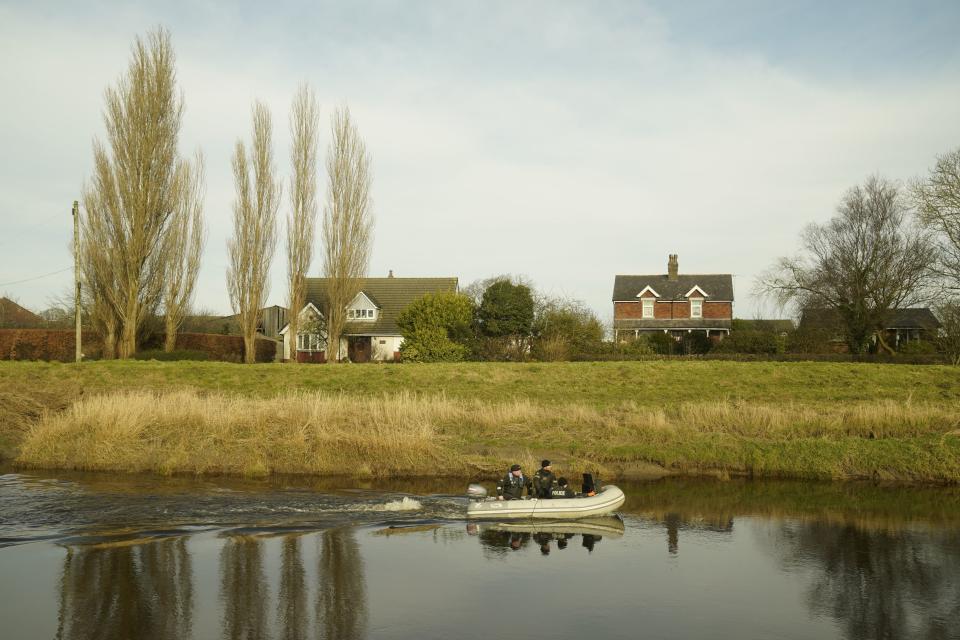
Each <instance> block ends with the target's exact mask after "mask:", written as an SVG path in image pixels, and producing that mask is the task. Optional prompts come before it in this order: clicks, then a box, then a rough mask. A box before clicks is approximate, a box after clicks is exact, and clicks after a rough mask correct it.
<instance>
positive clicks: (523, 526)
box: [480, 516, 624, 538]
mask: <svg viewBox="0 0 960 640" xmlns="http://www.w3.org/2000/svg"><path fill="white" fill-rule="evenodd" d="M480 527H481V530H487V529H490V530H493V531H505V532H509V533H531V534H532V533H547V534H551V535H591V536H607V537H610V538H621V537H623V529H624V527H623V520H621V519H620V518H619V517H617V516H613V517H611V516H601V517H595V518H584V519H583V520H574V521H572V522H571V521H570V520H560V521H558V520H544V521H537V522H496V523H491V524H482V523H481V524H480Z"/></svg>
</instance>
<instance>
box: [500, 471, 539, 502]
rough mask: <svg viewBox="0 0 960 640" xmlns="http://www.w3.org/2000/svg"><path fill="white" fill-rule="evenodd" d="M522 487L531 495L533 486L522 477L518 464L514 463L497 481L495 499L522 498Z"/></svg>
mask: <svg viewBox="0 0 960 640" xmlns="http://www.w3.org/2000/svg"><path fill="white" fill-rule="evenodd" d="M524 487H526V489H527V495H533V486H532V485H531V483H530V481H529V480H527V479H526V478H524V477H523V471H521V470H520V465H518V464H515V465H513V466H512V467H510V471H509V472H508V473H507V475H505V476H504V477H503V478H501V479H500V482H498V483H497V500H520V499H521V498H523V489H524Z"/></svg>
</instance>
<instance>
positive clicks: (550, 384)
mask: <svg viewBox="0 0 960 640" xmlns="http://www.w3.org/2000/svg"><path fill="white" fill-rule="evenodd" d="M178 391H187V392H190V394H191V395H190V397H191V398H196V399H198V400H197V402H193V401H192V400H191V401H185V402H186V404H190V405H191V406H194V409H193V412H194V414H193V415H199V414H200V413H202V412H203V411H206V410H207V409H204V405H203V402H202V400H203V398H205V397H210V398H211V399H212V400H211V401H214V400H215V403H214V404H215V405H216V406H217V407H229V405H230V398H238V397H243V398H248V399H249V401H250V402H251V403H252V404H249V411H250V413H251V414H256V415H258V416H260V417H259V418H258V423H257V424H256V425H255V428H254V426H249V425H248V426H249V428H251V429H253V432H254V433H255V434H256V436H255V437H256V438H259V439H261V441H260V442H259V443H258V445H257V447H254V449H255V450H256V451H258V452H259V453H258V454H257V455H256V456H251V457H250V458H249V459H245V460H244V459H241V460H237V462H236V464H232V463H231V464H227V465H226V466H225V465H224V463H223V462H222V461H223V458H224V456H223V455H222V453H223V452H222V451H219V452H218V451H216V449H215V447H214V448H211V446H209V443H210V442H223V443H225V444H224V445H223V446H231V443H230V442H229V438H230V437H234V436H230V435H224V434H223V433H220V432H219V431H217V435H216V438H212V436H211V438H212V439H211V438H207V439H206V440H204V442H206V443H207V445H208V446H206V447H205V448H203V451H204V452H205V453H203V452H201V451H200V448H197V451H192V450H191V447H190V446H189V442H190V438H191V437H200V436H203V433H205V432H203V431H202V429H201V427H199V426H198V427H196V429H199V431H195V432H191V431H190V429H182V428H179V425H175V424H174V423H175V422H176V421H177V420H179V421H180V422H183V421H187V422H190V421H191V420H194V419H193V418H190V417H189V416H187V417H180V418H176V420H174V419H173V418H171V415H173V414H171V413H170V412H169V411H167V409H168V408H169V407H165V406H164V405H165V404H169V403H170V402H174V400H173V398H175V397H179V396H175V395H171V394H172V393H173V392H178ZM126 392H131V393H137V392H150V393H153V394H159V395H156V396H155V400H152V401H151V400H146V401H145V400H143V396H142V394H141V395H140V396H138V397H139V398H140V399H139V402H141V403H142V404H144V407H145V408H144V409H143V411H142V413H143V416H142V419H143V421H144V425H146V426H145V427H143V429H142V430H141V431H142V434H143V435H140V436H138V435H136V434H137V433H141V431H137V429H140V427H136V426H135V425H133V426H131V427H130V429H128V430H127V431H125V432H124V436H123V437H124V438H127V440H125V442H127V445H125V446H126V449H125V451H126V450H131V449H132V450H138V447H137V444H136V442H137V438H138V437H140V438H148V437H149V439H150V442H149V446H146V442H145V441H144V446H143V447H142V449H143V452H144V453H143V455H142V456H140V457H139V458H137V457H136V456H134V457H131V458H130V460H129V461H128V463H126V464H124V465H119V464H118V465H116V466H115V467H113V468H114V469H115V470H147V471H161V472H167V473H176V472H190V473H224V472H226V473H271V472H278V471H283V472H287V473H298V472H299V473H321V474H322V473H331V472H332V469H331V468H330V467H329V466H325V465H326V463H322V462H319V460H321V459H322V458H324V456H323V455H320V452H321V451H323V450H324V447H325V445H322V443H323V442H331V440H330V438H334V440H336V441H337V442H339V441H340V440H337V438H339V436H336V435H335V433H336V432H337V430H338V429H339V430H340V432H342V433H348V431H344V430H345V429H346V430H349V429H354V430H357V431H360V432H362V431H363V429H364V428H365V427H364V420H363V414H364V412H365V411H366V409H365V403H366V401H367V400H368V399H376V400H378V405H379V409H378V410H379V411H380V412H381V413H383V412H387V413H389V411H390V407H391V406H393V405H392V404H391V403H392V399H393V396H395V395H397V394H401V395H402V396H403V406H404V407H405V408H404V410H403V411H402V412H398V415H399V417H396V416H393V417H390V418H389V420H387V422H389V424H388V425H387V426H388V427H389V428H388V429H387V430H386V431H384V429H385V428H386V427H385V426H384V424H386V423H384V424H381V425H380V426H379V427H378V429H379V430H371V431H370V432H369V433H366V434H365V435H364V434H363V433H360V434H359V435H358V437H357V438H356V439H355V440H356V442H355V444H354V445H351V446H352V447H353V449H351V450H349V451H347V450H344V451H343V452H341V454H338V455H343V456H346V457H345V458H344V459H345V460H347V459H349V460H354V458H351V457H350V456H351V455H353V456H355V458H356V460H362V455H363V451H377V452H378V453H377V454H376V456H379V459H373V460H367V461H366V462H367V463H368V464H361V465H359V467H360V471H357V472H358V473H361V474H364V475H370V474H372V475H376V474H377V473H378V472H383V473H391V474H396V475H408V476H410V475H418V474H430V473H437V472H444V473H450V474H457V473H459V474H473V475H477V474H480V475H490V474H492V473H495V472H496V470H498V469H500V468H502V466H503V465H504V464H505V463H506V462H507V461H508V460H512V459H520V460H522V461H524V462H527V463H529V462H532V461H533V460H534V459H536V458H538V457H539V456H541V455H548V456H550V457H553V458H556V459H558V460H561V461H564V462H566V463H568V464H569V465H570V466H571V467H573V466H576V467H577V468H582V467H589V466H594V467H596V468H600V469H603V470H604V471H606V472H607V473H608V474H612V475H617V474H622V475H635V474H639V473H690V474H704V473H707V474H716V475H721V476H722V475H726V474H750V475H760V476H778V477H798V478H805V477H811V478H813V477H815V478H848V477H858V478H887V479H901V480H911V481H936V482H957V481H960V412H958V411H957V409H960V368H953V367H944V366H910V365H877V364H859V363H737V362H716V361H713V362H690V361H683V362H680V361H674V362H670V361H663V362H661V361H658V362H623V363H621V362H608V363H549V364H547V363H530V364H510V363H460V364H430V365H426V364H420V365H414V364H403V365H319V366H316V365H313V366H312V365H301V366H296V365H279V364H268V365H267V364H265V365H254V366H244V365H236V364H226V363H206V362H203V363H189V362H166V363H158V362H140V361H132V362H91V363H85V364H83V365H81V366H75V365H71V364H59V363H18V362H0V446H2V447H3V451H4V453H5V455H6V457H15V456H17V455H18V454H20V453H21V449H22V448H23V442H24V438H29V439H28V442H32V443H33V445H34V446H32V447H27V449H28V451H30V452H33V453H32V454H31V456H32V457H31V456H27V457H22V458H21V462H26V463H30V464H33V465H37V466H47V467H74V468H99V469H108V468H111V467H110V466H109V465H106V466H104V463H102V462H100V463H96V464H94V463H93V462H92V461H91V460H92V458H91V455H92V454H90V453H89V452H90V451H92V450H93V449H96V448H99V449H101V452H100V455H101V458H102V449H103V447H108V446H109V445H110V443H109V442H108V441H109V439H110V438H112V437H113V436H112V435H110V434H111V433H116V432H115V431H110V430H109V429H106V430H105V431H103V433H102V434H101V435H100V436H98V437H100V438H101V440H100V441H98V443H97V444H98V447H91V446H90V445H91V440H90V437H89V434H90V433H91V432H96V429H97V428H98V427H99V426H103V425H99V422H106V421H109V420H113V421H114V422H115V421H116V415H117V414H116V406H117V403H116V402H114V403H113V404H112V405H111V407H110V408H109V409H106V408H104V407H105V406H106V405H105V404H104V403H102V402H101V403H100V404H97V403H93V404H91V403H90V402H89V400H90V399H91V398H99V397H101V396H115V395H117V394H122V393H126ZM331 395H334V396H339V397H342V399H344V400H345V401H347V402H348V404H349V403H353V408H352V409H351V411H352V412H353V414H357V415H358V416H359V418H358V419H357V420H356V421H352V418H351V419H347V418H343V417H341V418H339V419H338V420H339V422H338V423H337V424H333V423H332V422H330V420H326V419H325V418H324V417H323V416H322V415H321V416H320V417H316V418H312V420H313V421H314V422H313V423H312V426H311V427H310V429H308V430H307V431H306V432H305V431H303V428H304V425H303V424H302V420H301V422H296V423H294V422H291V420H292V418H287V419H281V418H278V417H275V416H274V414H273V409H272V407H274V406H281V407H282V406H286V403H300V404H305V403H306V404H309V403H311V402H314V401H315V400H314V399H315V398H318V397H328V396H331ZM131 397H132V396H131ZM114 400H118V399H117V398H114ZM78 401H81V402H80V403H79V404H77V403H78ZM261 401H262V402H261ZM84 402H86V404H84ZM119 402H120V403H121V404H122V403H123V402H125V400H123V399H119ZM74 406H76V407H79V408H82V409H83V410H82V411H79V410H78V411H73V408H72V407H74ZM291 406H292V405H291ZM98 407H99V408H98ZM217 410H218V411H222V415H224V416H233V415H236V414H235V413H231V412H229V411H227V410H226V409H217ZM71 411H73V413H71ZM98 411H99V412H100V413H98ZM111 412H113V413H111ZM280 413H281V414H282V415H288V414H289V415H296V414H297V412H296V411H294V412H287V413H283V412H280ZM400 414H402V415H400ZM108 415H110V416H113V417H110V418H108V417H107V416H108ZM178 415H179V414H178ZM184 415H187V414H184ZM344 415H349V413H348V414H344ZM404 416H408V417H404ZM223 419H224V420H239V418H231V417H225V418H223ZM331 420H332V419H331ZM405 420H407V421H408V422H404V421H405ZM98 421H99V422H98ZM165 421H166V422H165ZM196 421H197V423H198V424H199V423H200V422H203V423H204V424H206V425H207V426H205V427H203V429H208V430H209V429H214V426H215V425H211V424H208V423H210V421H209V420H200V419H199V418H198V419H197V420H196ZM381 422H382V421H381ZM328 423H329V424H328ZM160 424H169V425H171V426H170V427H169V429H168V431H163V429H162V428H161V429H160V431H159V432H158V431H157V427H156V425H160ZM350 424H353V425H354V426H352V427H351V426H349V425H350ZM405 425H409V427H410V429H411V430H412V431H413V430H416V432H417V433H418V434H419V436H418V437H423V438H425V441H424V443H422V444H423V447H424V449H423V450H424V451H426V450H428V449H429V450H430V452H431V453H430V455H424V456H423V462H422V464H418V461H417V460H418V459H417V458H416V457H415V456H413V457H411V456H401V455H400V453H399V450H398V449H391V448H390V447H389V446H380V444H381V443H379V442H377V439H378V438H381V439H382V438H383V437H385V436H384V435H383V434H385V433H386V434H393V435H396V436H400V435H403V432H404V430H405V429H406V428H407V427H406V426H405ZM225 426H227V427H229V426H231V425H225ZM295 429H301V431H298V432H297V433H298V438H300V441H299V443H298V444H296V446H294V447H293V448H291V446H292V445H291V439H290V438H288V437H287V435H289V433H290V431H291V430H295ZM423 429H427V431H424V430H423ZM31 430H32V431H31ZM331 430H332V431H331ZM54 433H56V434H57V435H56V437H53V434H54ZM244 433H245V434H246V435H245V436H244V437H247V438H249V437H251V436H250V432H244ZM28 434H29V435H28ZM71 434H73V435H71ZM131 434H133V435H131ZM331 434H334V435H331ZM424 434H426V435H424ZM208 435H209V434H208ZM275 436H276V438H275ZM390 437H392V436H390ZM71 438H77V439H78V440H77V441H76V442H74V440H72V439H71ZM130 438H132V440H130ZM217 438H220V439H219V440H217ZM224 438H226V440H224ZM364 438H366V440H364ZM81 439H82V440H83V442H84V444H83V446H81V445H80V444H79V440H81ZM340 439H341V440H342V438H340ZM274 440H275V441H274ZM426 441H431V442H433V444H432V445H430V447H427V445H426ZM157 442H161V443H163V442H169V443H170V446H171V447H174V446H175V447H176V448H177V451H178V452H179V453H178V455H177V456H172V457H171V456H168V455H165V454H164V452H163V447H162V446H160V447H159V448H158V446H157ZM397 442H400V441H399V440H398V441H397ZM51 443H55V444H56V446H55V447H53V446H52V445H51ZM271 443H272V444H271ZM42 444H43V445H44V446H41V445H42ZM100 445H102V446H100ZM261 445H262V446H261ZM274 445H276V446H274ZM281 445H282V446H281ZM417 446H420V445H417ZM44 447H46V448H44ZM298 447H299V448H298ZM54 449H55V452H54ZM347 449H349V447H347ZM233 450H236V448H234V449H233ZM42 451H47V452H48V453H47V454H42V453H38V452H42ZM351 452H352V453H351ZM44 455H47V457H46V458H45V457H44ZM204 456H206V457H204ZM101 458H98V459H101ZM134 458H136V459H134ZM401 458H402V460H403V464H399V463H398V462H397V460H400V459H401ZM214 461H218V462H214Z"/></svg>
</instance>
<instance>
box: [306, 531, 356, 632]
mask: <svg viewBox="0 0 960 640" xmlns="http://www.w3.org/2000/svg"><path fill="white" fill-rule="evenodd" d="M322 537H323V549H322V551H321V552H320V560H319V565H318V572H317V573H318V580H319V583H320V584H319V587H318V592H317V625H318V630H317V633H318V636H319V637H320V638H324V639H337V640H353V639H355V638H362V637H364V636H365V635H366V627H367V594H366V589H367V587H366V582H365V581H364V575H363V559H362V558H361V557H360V548H359V546H358V545H357V541H356V540H355V539H354V536H353V530H352V529H331V530H329V531H325V532H324V533H323V536H322Z"/></svg>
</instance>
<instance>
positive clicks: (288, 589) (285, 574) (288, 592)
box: [277, 536, 307, 640]
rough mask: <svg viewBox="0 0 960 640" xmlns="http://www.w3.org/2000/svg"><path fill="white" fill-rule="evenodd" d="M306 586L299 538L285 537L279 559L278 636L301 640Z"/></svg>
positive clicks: (303, 625) (305, 629)
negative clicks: (280, 634) (279, 633)
mask: <svg viewBox="0 0 960 640" xmlns="http://www.w3.org/2000/svg"><path fill="white" fill-rule="evenodd" d="M306 616H307V585H306V581H305V579H304V571H303V558H302V557H301V554H300V538H299V537H298V536H289V537H287V538H285V539H284V540H283V550H282V552H281V556H280V596H279V602H278V603H277V618H278V619H279V622H280V629H281V633H282V637H283V638H285V639H286V640H301V639H302V638H305V637H306V633H307V620H306Z"/></svg>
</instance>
